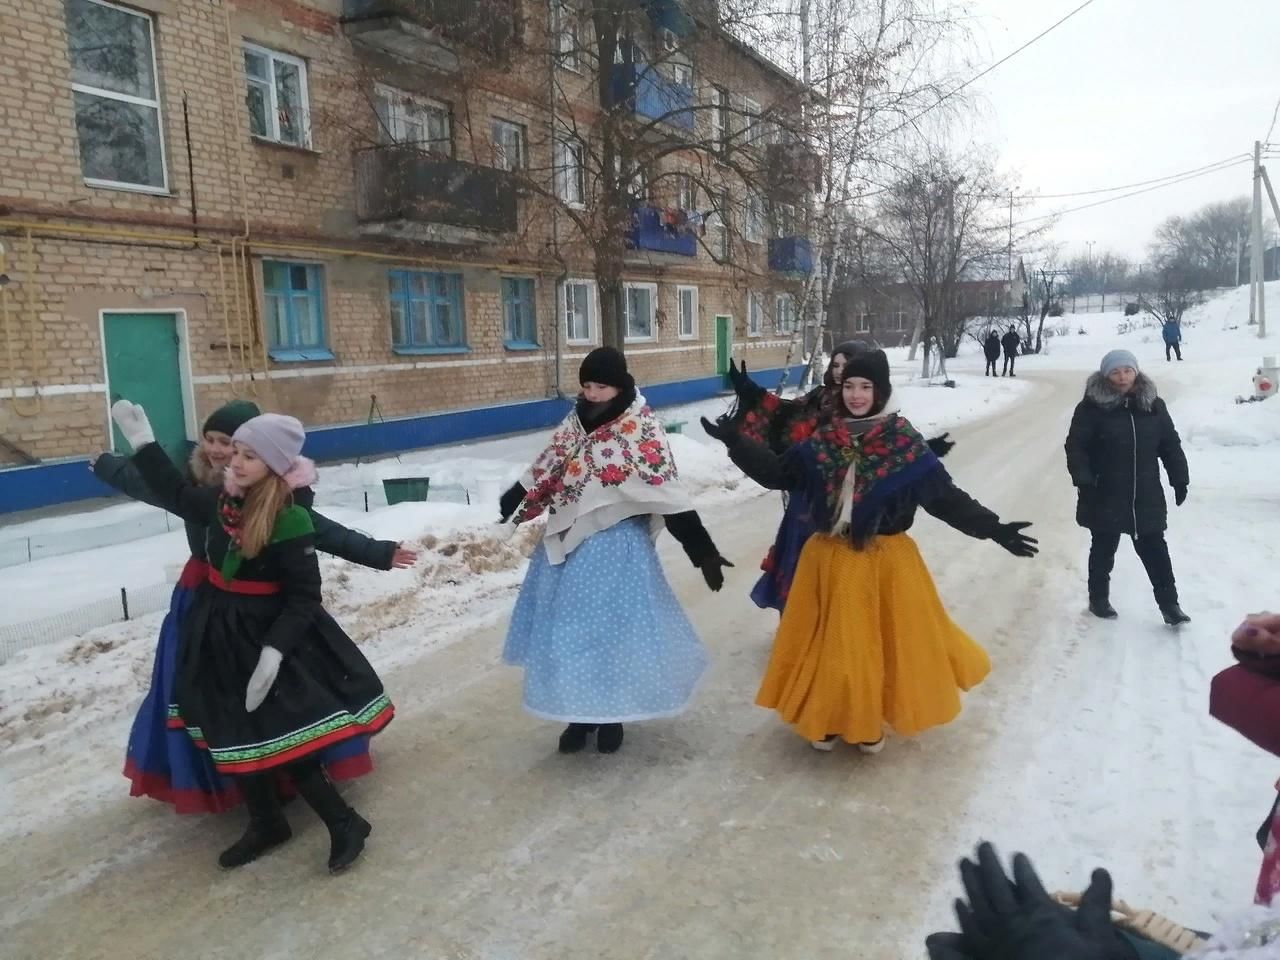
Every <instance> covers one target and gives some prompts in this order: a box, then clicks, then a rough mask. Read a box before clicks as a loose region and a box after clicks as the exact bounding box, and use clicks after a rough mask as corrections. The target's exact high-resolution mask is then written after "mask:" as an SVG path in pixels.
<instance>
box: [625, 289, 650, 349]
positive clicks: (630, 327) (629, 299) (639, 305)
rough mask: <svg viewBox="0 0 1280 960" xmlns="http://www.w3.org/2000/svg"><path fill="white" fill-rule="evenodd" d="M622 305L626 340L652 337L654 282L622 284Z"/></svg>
mask: <svg viewBox="0 0 1280 960" xmlns="http://www.w3.org/2000/svg"><path fill="white" fill-rule="evenodd" d="M623 293H624V296H623V306H624V311H623V312H624V313H625V315H626V328H627V335H626V338H627V340H628V341H634V340H652V339H654V301H655V300H656V299H657V293H658V285H657V284H656V283H628V284H624V291H623Z"/></svg>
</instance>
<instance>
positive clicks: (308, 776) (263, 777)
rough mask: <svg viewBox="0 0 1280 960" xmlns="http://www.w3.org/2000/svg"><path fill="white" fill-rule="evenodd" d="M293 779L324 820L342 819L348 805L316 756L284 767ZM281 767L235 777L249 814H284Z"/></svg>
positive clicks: (267, 817)
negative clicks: (281, 803) (280, 786)
mask: <svg viewBox="0 0 1280 960" xmlns="http://www.w3.org/2000/svg"><path fill="white" fill-rule="evenodd" d="M282 769H283V771H284V772H285V773H287V774H288V775H289V776H290V777H291V778H292V779H293V783H294V786H295V787H296V788H297V790H298V793H299V794H301V795H302V799H303V800H304V801H306V803H307V806H309V807H311V809H312V810H314V811H315V812H316V813H317V814H318V815H319V817H320V819H321V820H323V821H324V822H325V823H331V822H333V821H337V820H340V819H341V818H342V817H343V816H344V815H345V813H346V811H347V809H348V808H347V805H346V803H345V802H344V801H343V799H342V795H341V794H339V793H338V791H337V788H336V787H334V785H333V784H332V783H331V782H330V781H329V778H328V776H326V775H325V772H324V767H323V766H322V765H321V763H320V760H319V759H318V758H317V757H314V756H311V757H306V758H304V759H302V760H298V761H297V762H295V763H291V764H288V765H287V766H285V767H283V768H282ZM279 772H280V771H278V770H268V771H265V772H263V773H250V774H246V775H243V776H239V777H236V780H237V782H238V784H239V787H240V792H241V793H242V794H243V795H244V801H245V806H246V807H248V808H249V816H250V817H252V818H253V819H255V820H266V821H270V820H275V819H278V818H280V817H281V816H282V814H281V810H280V793H279V790H278V787H279V780H278V773H279Z"/></svg>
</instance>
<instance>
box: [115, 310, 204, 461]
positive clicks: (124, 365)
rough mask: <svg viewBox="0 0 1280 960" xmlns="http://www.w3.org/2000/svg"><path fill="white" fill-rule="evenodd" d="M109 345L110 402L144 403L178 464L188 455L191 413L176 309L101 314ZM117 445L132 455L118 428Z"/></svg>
mask: <svg viewBox="0 0 1280 960" xmlns="http://www.w3.org/2000/svg"><path fill="white" fill-rule="evenodd" d="M102 336H103V338H104V340H105V343H106V355H107V395H108V396H109V397H110V400H111V403H115V402H116V401H117V400H121V399H124V400H132V401H133V402H134V403H139V404H142V406H143V408H144V409H145V410H146V411H147V419H149V420H150V421H151V428H152V430H154V431H155V435H156V441H157V442H158V443H159V444H160V445H161V446H162V447H164V450H165V452H166V453H167V454H169V456H170V458H172V459H173V460H174V461H175V462H176V463H182V462H183V461H184V460H185V459H186V456H187V414H186V408H185V407H184V405H183V400H182V372H181V368H180V366H179V341H178V317H177V315H176V314H173V313H108V314H104V315H103V318H102ZM111 440H112V449H114V450H115V451H116V452H117V453H128V452H129V445H128V443H126V442H125V439H124V437H123V436H122V435H121V433H120V429H119V428H118V427H116V426H114V425H113V426H112V428H111Z"/></svg>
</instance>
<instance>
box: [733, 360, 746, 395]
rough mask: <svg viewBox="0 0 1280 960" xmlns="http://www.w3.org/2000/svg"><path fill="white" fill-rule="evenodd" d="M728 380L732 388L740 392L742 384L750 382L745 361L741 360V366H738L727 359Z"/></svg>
mask: <svg viewBox="0 0 1280 960" xmlns="http://www.w3.org/2000/svg"><path fill="white" fill-rule="evenodd" d="M729 382H730V383H731V384H733V388H734V390H737V391H739V392H741V389H742V387H743V386H745V385H746V384H748V383H750V382H751V378H750V377H748V376H747V361H746V360H743V361H742V366H738V365H737V364H736V363H734V362H733V359H732V358H730V360H729Z"/></svg>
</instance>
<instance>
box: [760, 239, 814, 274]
mask: <svg viewBox="0 0 1280 960" xmlns="http://www.w3.org/2000/svg"><path fill="white" fill-rule="evenodd" d="M769 269H770V270H772V271H774V272H775V273H793V274H804V275H808V274H810V273H813V245H812V244H810V243H809V238H808V237H775V238H773V239H772V240H770V241H769Z"/></svg>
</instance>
